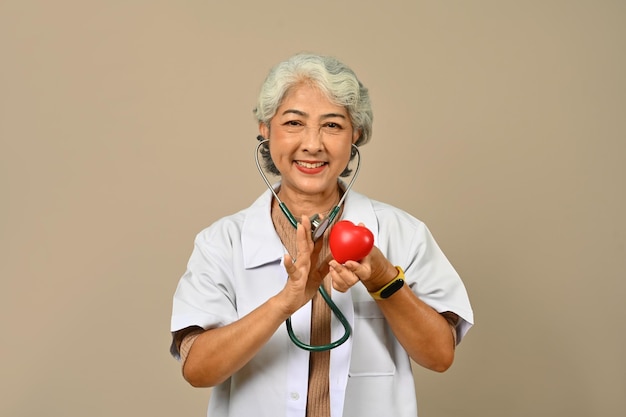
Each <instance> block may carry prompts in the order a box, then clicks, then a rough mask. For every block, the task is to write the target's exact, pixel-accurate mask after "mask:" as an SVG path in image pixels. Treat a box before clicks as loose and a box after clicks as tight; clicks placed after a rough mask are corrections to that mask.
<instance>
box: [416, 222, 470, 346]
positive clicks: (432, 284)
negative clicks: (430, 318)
mask: <svg viewBox="0 0 626 417" xmlns="http://www.w3.org/2000/svg"><path fill="white" fill-rule="evenodd" d="M413 233H414V235H413V237H412V239H411V244H410V250H409V251H408V259H407V260H406V271H405V276H406V277H407V282H408V284H409V286H410V287H411V289H412V290H413V291H414V292H415V294H416V295H417V296H418V297H419V298H420V299H421V300H422V301H424V302H425V303H426V304H428V305H429V306H431V307H432V308H434V309H435V310H436V311H438V312H439V313H443V312H445V311H451V312H453V313H455V314H457V315H458V316H459V318H460V321H459V323H458V325H457V343H460V342H461V339H463V336H465V334H466V333H467V332H468V330H469V329H470V327H471V326H472V325H473V323H474V313H473V311H472V307H471V305H470V301H469V297H468V294H467V290H466V288H465V285H464V284H463V282H462V280H461V278H460V277H459V275H458V273H457V272H456V270H455V269H454V267H453V266H452V264H451V263H450V262H449V260H448V258H447V257H446V256H445V254H444V253H443V251H442V250H441V248H440V247H439V245H438V244H437V242H436V241H435V239H434V237H433V235H432V234H431V232H430V230H429V229H428V228H427V227H426V225H425V224H424V223H422V222H420V221H417V223H416V224H415V228H414V229H413Z"/></svg>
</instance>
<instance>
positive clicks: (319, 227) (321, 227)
mask: <svg viewBox="0 0 626 417" xmlns="http://www.w3.org/2000/svg"><path fill="white" fill-rule="evenodd" d="M257 139H258V140H259V144H258V145H257V147H256V152H255V154H254V160H255V162H256V167H257V169H258V170H259V174H261V178H263V181H264V182H265V185H267V188H268V189H269V190H270V191H271V192H272V194H273V195H274V198H275V199H276V201H277V202H278V207H280V210H281V211H282V212H283V214H284V215H285V217H287V219H288V220H289V223H291V225H292V226H293V227H294V228H296V229H297V228H298V221H297V220H296V218H295V217H294V216H293V214H291V212H290V211H289V209H288V208H287V205H286V204H285V203H284V202H283V201H281V199H280V198H279V197H278V194H277V193H276V190H274V187H272V184H270V182H269V180H268V179H267V176H266V175H265V173H264V172H263V169H262V168H261V163H260V162H259V149H261V146H263V145H265V144H266V143H269V139H265V138H264V137H263V136H260V135H259V136H257ZM352 149H353V152H354V153H355V154H356V156H357V164H356V168H355V170H354V175H352V179H351V180H350V182H349V183H348V186H347V187H346V189H345V191H344V193H343V196H342V197H341V199H340V200H339V202H338V203H337V205H336V206H335V207H333V208H332V210H331V211H330V213H329V214H328V216H326V217H325V218H324V219H322V220H321V221H320V216H319V214H315V215H314V216H313V217H311V237H312V239H313V242H315V241H317V240H318V239H319V238H320V237H322V236H323V235H324V232H326V230H327V229H328V228H329V227H330V226H331V225H332V223H333V222H334V221H335V218H336V217H337V215H338V214H339V211H340V210H341V205H342V204H343V202H344V201H345V199H346V196H347V195H348V192H349V191H350V190H351V189H352V184H354V181H355V180H356V178H357V176H358V175H359V170H360V169H361V153H360V152H359V148H358V147H357V146H356V145H355V144H352ZM294 262H295V260H294ZM319 292H320V294H321V295H322V298H323V299H324V301H326V304H328V307H330V309H331V311H332V312H333V314H334V315H335V317H337V319H338V320H339V322H340V323H341V325H342V326H343V329H344V334H343V336H342V337H341V338H340V339H338V340H336V341H334V342H331V343H329V344H327V345H320V346H312V345H307V344H306V343H304V342H302V341H301V340H299V339H298V338H297V337H296V335H295V333H294V332H293V327H292V326H291V317H289V318H288V319H287V321H286V323H285V325H286V326H287V334H288V335H289V338H290V339H291V341H292V342H293V343H294V344H295V345H296V346H298V347H299V348H301V349H304V350H308V351H310V352H323V351H326V350H330V349H334V348H336V347H338V346H340V345H342V344H344V343H345V342H346V340H348V339H349V338H350V334H351V333H352V327H351V326H350V323H349V322H348V319H346V317H345V316H344V315H343V313H342V312H341V310H339V307H337V305H336V304H335V303H334V302H333V300H332V299H331V298H330V295H328V292H326V290H325V289H324V286H323V285H320V287H319Z"/></svg>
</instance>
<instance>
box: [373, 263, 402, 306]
mask: <svg viewBox="0 0 626 417" xmlns="http://www.w3.org/2000/svg"><path fill="white" fill-rule="evenodd" d="M396 270H398V275H396V277H395V278H394V279H392V280H391V281H390V282H389V283H387V284H386V285H385V286H384V287H382V288H381V289H380V290H378V291H375V292H371V293H370V295H371V296H372V298H373V299H374V300H384V299H385V298H389V297H391V296H392V295H393V294H394V293H395V292H396V291H398V290H399V289H400V288H402V287H403V286H404V271H403V270H402V268H400V267H399V266H397V265H396Z"/></svg>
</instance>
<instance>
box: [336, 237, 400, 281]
mask: <svg viewBox="0 0 626 417" xmlns="http://www.w3.org/2000/svg"><path fill="white" fill-rule="evenodd" d="M329 269H330V275H331V277H332V280H333V288H334V289H335V290H337V291H339V292H346V291H348V290H349V289H350V288H351V287H352V286H353V285H355V284H356V283H357V282H359V281H360V282H362V283H363V285H365V288H367V291H369V292H375V291H378V290H379V289H381V288H382V287H384V286H385V285H386V284H387V283H389V282H391V281H392V280H393V279H394V278H395V277H396V276H397V274H398V270H397V269H396V267H395V266H393V264H392V263H391V262H389V260H388V259H387V258H385V255H383V253H382V252H381V251H380V249H378V248H377V247H376V246H374V247H372V250H371V252H370V253H369V255H367V256H366V257H365V258H363V259H361V260H360V261H359V262H355V261H347V262H346V263H345V264H343V265H342V264H340V263H339V262H337V261H336V260H334V259H333V260H331V261H330V263H329Z"/></svg>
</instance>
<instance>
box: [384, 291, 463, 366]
mask: <svg viewBox="0 0 626 417" xmlns="http://www.w3.org/2000/svg"><path fill="white" fill-rule="evenodd" d="M377 304H378V307H379V308H380V310H381V311H382V313H383V314H384V316H385V318H386V319H387V322H388V323H389V325H390V326H391V329H392V330H393V333H394V335H395V336H396V337H397V338H398V341H399V342H400V343H401V344H402V346H403V347H404V349H405V350H406V351H407V353H408V354H409V356H410V357H411V358H412V359H413V360H414V361H415V362H416V363H418V364H419V365H421V366H423V367H425V368H428V369H431V370H434V371H437V372H443V371H445V370H447V369H448V368H449V367H450V366H451V365H452V362H453V361H454V350H455V346H454V345H455V343H454V336H453V333H452V331H451V328H450V324H449V323H448V321H447V320H446V319H445V318H444V317H442V316H441V314H439V313H437V312H436V311H435V310H434V309H433V308H432V307H430V306H429V305H427V304H426V303H424V302H423V301H421V300H420V299H419V298H418V297H417V296H416V295H415V294H414V293H413V292H412V291H411V289H410V288H409V286H408V285H404V287H402V288H401V289H400V290H398V291H397V292H396V293H395V294H393V295H392V296H391V297H389V298H387V299H384V300H377Z"/></svg>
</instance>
